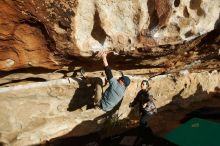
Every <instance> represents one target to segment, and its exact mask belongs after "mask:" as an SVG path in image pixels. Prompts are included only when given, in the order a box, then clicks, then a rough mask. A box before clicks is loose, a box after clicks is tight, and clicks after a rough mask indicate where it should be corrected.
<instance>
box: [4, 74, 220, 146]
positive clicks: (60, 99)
mask: <svg viewBox="0 0 220 146" xmlns="http://www.w3.org/2000/svg"><path fill="white" fill-rule="evenodd" d="M144 78H146V76H135V77H132V83H131V86H129V88H128V89H127V92H126V95H125V98H124V100H123V102H122V105H121V106H120V108H119V112H118V114H119V115H121V116H120V118H121V119H123V118H126V117H127V116H128V115H129V113H130V109H129V107H128V104H129V102H130V101H131V100H133V98H134V96H135V95H136V94H137V91H138V90H139V89H140V81H141V80H142V79H144ZM219 79H220V74H219V72H218V71H213V72H211V73H209V72H201V73H190V74H181V73H180V74H179V75H178V76H176V77H174V76H172V75H162V76H157V77H154V78H152V79H151V81H150V86H151V90H150V93H151V94H152V95H153V96H154V97H155V98H156V100H157V101H156V105H157V107H158V108H160V107H163V106H165V105H167V104H168V103H170V102H171V101H172V102H175V104H176V105H177V106H179V107H186V106H188V104H190V103H193V102H195V101H201V100H204V99H207V98H209V97H210V96H211V94H210V95H209V93H211V92H215V89H216V88H217V87H218V88H219V87H220V80H219ZM92 95H93V86H89V85H88V86H86V85H85V83H84V82H83V81H81V80H79V79H78V80H77V79H76V78H75V79H71V78H67V79H58V80H51V81H46V82H38V83H24V84H23V85H22V84H19V85H13V86H10V87H1V88H0V101H1V102H0V107H1V109H0V119H1V124H0V133H1V136H0V141H1V142H3V143H6V144H10V145H15V146H18V145H31V144H38V143H40V142H43V141H45V140H50V139H51V138H54V137H57V136H62V135H65V134H67V133H69V132H71V135H72V136H73V135H75V136H76V135H84V134H88V133H90V132H94V131H96V130H98V129H100V128H101V127H102V123H103V121H102V120H103V118H101V116H102V115H103V114H104V113H103V112H102V111H100V110H99V109H94V108H89V107H90V104H91V102H92ZM184 99H189V100H188V102H184V104H182V103H180V102H181V100H184Z"/></svg>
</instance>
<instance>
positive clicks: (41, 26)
mask: <svg viewBox="0 0 220 146" xmlns="http://www.w3.org/2000/svg"><path fill="white" fill-rule="evenodd" d="M20 24H27V25H29V26H31V27H35V28H38V29H39V30H40V31H41V33H42V34H43V35H44V37H45V40H46V42H47V47H48V49H50V50H51V52H53V53H55V54H56V42H55V40H54V39H53V38H52V37H51V36H50V35H49V32H48V31H47V28H46V27H45V25H44V24H43V23H42V22H40V21H39V20H37V19H36V18H34V17H31V18H29V19H22V20H20Z"/></svg>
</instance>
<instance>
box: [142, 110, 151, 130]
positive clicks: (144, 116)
mask: <svg viewBox="0 0 220 146" xmlns="http://www.w3.org/2000/svg"><path fill="white" fill-rule="evenodd" d="M150 117H151V115H150V114H149V113H148V112H146V111H144V112H142V113H141V118H140V127H141V128H147V127H148V121H149V119H150Z"/></svg>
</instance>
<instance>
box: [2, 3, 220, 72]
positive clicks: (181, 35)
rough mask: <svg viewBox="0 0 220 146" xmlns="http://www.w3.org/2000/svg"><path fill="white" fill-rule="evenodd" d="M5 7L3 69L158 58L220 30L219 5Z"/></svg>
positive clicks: (67, 4) (33, 4)
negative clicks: (119, 57) (110, 57)
mask: <svg viewBox="0 0 220 146" xmlns="http://www.w3.org/2000/svg"><path fill="white" fill-rule="evenodd" d="M0 4H1V6H0V46H1V47H0V52H1V54H0V70H13V69H17V68H26V67H44V68H49V69H57V68H60V67H61V66H63V64H68V63H70V62H69V61H72V63H75V65H78V64H77V63H78V62H77V60H79V58H81V57H92V55H93V53H94V52H96V51H98V50H100V49H103V48H105V49H106V48H107V49H109V50H113V51H115V52H118V53H120V54H130V55H131V56H142V57H144V56H145V55H146V54H147V55H149V54H150V55H152V56H157V55H158V53H159V54H164V53H165V54H166V53H167V52H172V51H174V50H177V49H178V48H176V47H175V46H173V47H172V46H170V45H175V44H182V43H183V42H185V41H189V40H192V39H193V38H196V37H198V36H201V35H202V34H205V33H207V32H210V31H211V30H213V29H214V28H218V27H219V25H218V24H219V12H220V1H219V0H212V1H208V0H198V1H196V0H190V1H188V0H184V1H180V0H169V1H163V0H151V1H149V0H137V1H134V0H133V1H130V0H123V1H117V0H111V1H109V0H87V1H84V0H83V1H79V0H71V1H70V0H66V1H61V0H56V1H55V0H51V1H40V0H35V1H31V0H26V1H24V0H13V1H12V0H1V1H0ZM212 50H213V48H212ZM183 51H185V50H183ZM84 60H86V59H85V58H84ZM89 60H92V58H90V59H89ZM164 62H165V61H164V60H163V61H162V62H161V63H160V64H162V63H164Z"/></svg>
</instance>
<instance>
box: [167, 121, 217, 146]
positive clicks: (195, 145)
mask: <svg viewBox="0 0 220 146" xmlns="http://www.w3.org/2000/svg"><path fill="white" fill-rule="evenodd" d="M165 139H167V140H169V141H171V142H173V143H175V144H177V145H179V146H220V124H219V123H215V122H212V121H208V120H204V119H199V118H193V119H190V120H189V121H187V122H186V123H184V124H182V125H181V126H179V127H177V128H176V129H174V130H172V131H170V132H169V133H167V134H166V135H165Z"/></svg>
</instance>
